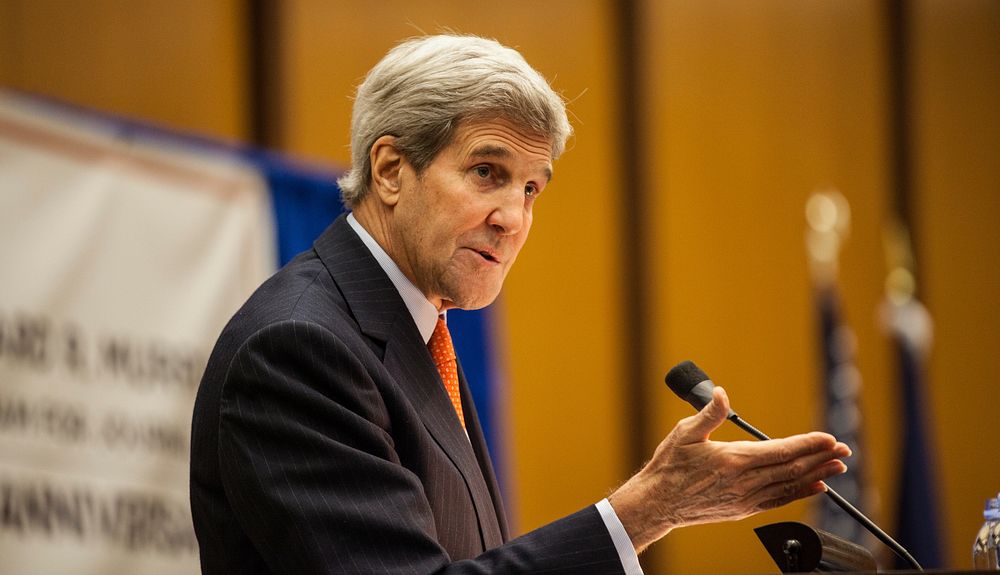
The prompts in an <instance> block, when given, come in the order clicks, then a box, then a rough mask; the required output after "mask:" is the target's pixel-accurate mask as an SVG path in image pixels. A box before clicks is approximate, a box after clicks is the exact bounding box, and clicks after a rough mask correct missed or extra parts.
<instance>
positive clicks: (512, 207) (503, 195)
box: [486, 185, 525, 236]
mask: <svg viewBox="0 0 1000 575" xmlns="http://www.w3.org/2000/svg"><path fill="white" fill-rule="evenodd" d="M495 197H496V198H497V203H496V205H495V206H494V207H493V211H492V212H490V215H489V217H488V218H487V220H486V223H488V224H489V225H490V226H492V227H493V229H494V230H496V231H497V232H498V233H499V234H500V235H505V236H506V235H515V234H517V233H518V232H520V231H521V227H522V226H524V218H525V213H524V187H523V186H516V185H512V186H509V187H507V188H505V189H504V190H502V191H501V192H499V193H498V194H496V196H495Z"/></svg>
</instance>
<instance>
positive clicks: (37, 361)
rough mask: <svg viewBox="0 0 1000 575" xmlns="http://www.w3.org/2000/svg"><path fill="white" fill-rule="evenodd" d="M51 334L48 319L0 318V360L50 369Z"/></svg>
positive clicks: (31, 317)
mask: <svg viewBox="0 0 1000 575" xmlns="http://www.w3.org/2000/svg"><path fill="white" fill-rule="evenodd" d="M50 333H51V326H50V322H49V320H48V318H45V317H36V316H29V315H17V316H15V317H13V318H8V317H5V316H0V360H3V359H6V360H9V361H11V362H13V363H17V364H22V365H26V366H28V367H32V368H35V369H43V368H47V367H49V366H50V359H51V357H50V356H51V354H50V352H49V344H50V337H49V336H50Z"/></svg>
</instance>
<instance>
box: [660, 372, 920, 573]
mask: <svg viewBox="0 0 1000 575" xmlns="http://www.w3.org/2000/svg"><path fill="white" fill-rule="evenodd" d="M664 379H665V381H666V382H667V387H669V388H670V391H673V392H674V393H675V394H676V395H677V396H678V397H680V398H681V399H683V400H684V401H686V402H688V403H690V404H691V405H692V406H694V408H695V409H696V410H698V411H701V410H702V409H704V407H705V406H706V405H708V404H709V403H711V402H712V390H713V389H715V384H714V383H712V380H711V379H709V377H708V374H706V373H705V372H704V371H702V370H701V369H700V368H699V367H698V366H697V365H695V364H694V363H693V362H691V361H682V362H681V363H678V364H677V365H675V366H674V367H673V369H671V370H670V372H669V373H667V376H666V378H664ZM727 419H729V421H732V422H733V423H735V424H736V425H737V426H739V428H740V429H742V430H744V431H746V432H747V433H749V434H750V435H752V436H754V437H756V438H757V439H760V440H767V439H770V437H768V436H767V435H765V434H764V433H763V432H761V431H760V430H759V429H757V428H756V427H754V426H752V425H750V424H749V423H747V422H746V421H744V420H742V419H740V416H739V415H737V414H736V412H735V411H733V410H732V409H730V410H729V415H728V416H727ZM824 485H825V487H826V494H827V496H829V497H830V499H832V500H833V502H834V503H836V504H837V506H838V507H840V508H841V509H843V510H844V511H846V512H847V514H848V515H850V516H851V517H853V518H854V520H855V521H857V522H858V523H860V524H861V526H862V527H864V528H865V529H867V530H868V531H869V532H870V533H871V534H872V535H874V536H875V537H877V538H878V540H879V541H881V542H882V543H885V545H886V546H887V547H888V548H889V549H892V551H893V552H894V553H895V554H896V555H898V556H899V557H900V558H902V559H903V560H904V561H906V562H907V563H909V564H910V566H911V567H913V568H914V569H916V570H917V571H923V570H924V568H923V567H921V566H920V563H917V560H916V559H914V558H913V556H912V555H910V553H909V552H908V551H907V550H906V549H904V548H903V546H902V545H900V544H899V543H897V542H896V540H895V539H893V538H892V537H890V536H889V535H888V534H887V533H886V532H885V531H882V530H881V529H880V528H879V526H878V525H875V522H873V521H872V520H871V519H869V518H868V517H866V516H865V514H864V513H862V512H861V511H859V510H858V508H856V507H854V506H853V505H851V503H850V502H849V501H847V500H846V499H844V498H843V497H841V496H840V494H839V493H837V492H836V491H834V490H833V488H832V487H830V486H829V485H826V484H825V483H824Z"/></svg>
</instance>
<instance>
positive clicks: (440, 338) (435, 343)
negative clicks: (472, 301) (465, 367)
mask: <svg viewBox="0 0 1000 575" xmlns="http://www.w3.org/2000/svg"><path fill="white" fill-rule="evenodd" d="M427 347H428V348H429V349H430V352H431V357H433V358H434V365H441V364H442V363H446V362H449V361H455V359H456V356H455V346H454V345H453V344H452V342H451V333H450V332H449V331H448V324H447V323H445V321H444V318H443V317H439V318H438V321H437V325H435V326H434V333H432V334H431V339H430V341H428V342H427Z"/></svg>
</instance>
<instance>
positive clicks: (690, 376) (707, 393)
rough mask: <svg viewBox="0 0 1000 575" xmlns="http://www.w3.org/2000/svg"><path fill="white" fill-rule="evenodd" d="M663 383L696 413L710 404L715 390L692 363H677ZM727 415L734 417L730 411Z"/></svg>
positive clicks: (705, 374) (702, 372) (706, 376)
mask: <svg viewBox="0 0 1000 575" xmlns="http://www.w3.org/2000/svg"><path fill="white" fill-rule="evenodd" d="M664 381H666V382H667V387H669V388H670V391H673V392H674V393H675V394H677V397H679V398H681V399H683V400H684V401H686V402H688V403H690V404H691V405H692V406H693V407H694V408H695V409H697V410H698V411H701V410H702V409H703V408H704V407H705V406H706V405H708V404H709V403H711V402H712V390H713V389H714V388H715V384H714V383H712V380H711V379H709V378H708V374H707V373H705V372H704V371H702V370H701V368H699V367H698V366H697V365H695V364H694V362H691V361H682V362H681V363H678V364H677V365H675V366H674V367H673V368H672V369H671V370H670V371H669V372H668V373H667V376H666V377H665V378H664ZM729 413H730V414H731V415H734V413H733V411H732V410H730V411H729Z"/></svg>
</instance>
